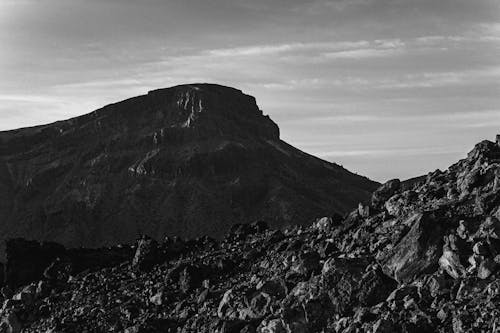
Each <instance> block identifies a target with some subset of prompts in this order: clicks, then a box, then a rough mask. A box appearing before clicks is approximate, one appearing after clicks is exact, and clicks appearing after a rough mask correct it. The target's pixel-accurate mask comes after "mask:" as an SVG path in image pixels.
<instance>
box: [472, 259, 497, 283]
mask: <svg viewBox="0 0 500 333" xmlns="http://www.w3.org/2000/svg"><path fill="white" fill-rule="evenodd" d="M496 268H497V263H495V262H494V261H493V260H491V259H490V258H486V259H484V260H482V261H481V263H480V264H479V266H478V267H477V277H478V278H480V279H483V280H484V279H487V278H489V277H490V276H491V275H492V274H493V273H494V272H495V270H496Z"/></svg>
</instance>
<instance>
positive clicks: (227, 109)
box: [92, 83, 279, 140]
mask: <svg viewBox="0 0 500 333" xmlns="http://www.w3.org/2000/svg"><path fill="white" fill-rule="evenodd" d="M94 114H95V115H96V116H97V117H98V118H100V119H101V123H103V124H104V123H108V122H112V123H116V122H117V121H119V122H125V123H127V124H129V125H130V126H132V127H137V126H142V127H145V128H150V129H151V130H154V131H158V130H161V129H163V130H164V131H165V130H168V129H172V130H175V129H186V131H184V132H185V133H184V134H183V135H185V134H186V133H198V135H202V136H234V135H237V136H246V137H260V138H263V139H271V140H279V128H278V126H277V125H276V124H275V123H274V122H273V121H272V120H271V119H270V118H269V117H268V116H265V115H263V113H262V111H261V110H260V109H259V107H258V106H257V103H256V100H255V98H254V97H253V96H250V95H246V94H244V93H243V92H242V91H241V90H238V89H235V88H231V87H226V86H221V85H217V84H208V83H195V84H185V85H179V86H174V87H170V88H162V89H157V90H152V91H149V92H148V93H147V95H142V96H138V97H134V98H130V99H127V100H124V101H121V102H118V103H114V104H111V105H107V106H105V107H103V108H101V109H99V110H96V111H95V112H94ZM92 121H95V118H93V119H92ZM187 135H190V134H187Z"/></svg>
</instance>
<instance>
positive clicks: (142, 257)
mask: <svg viewBox="0 0 500 333" xmlns="http://www.w3.org/2000/svg"><path fill="white" fill-rule="evenodd" d="M159 260H160V258H159V251H158V243H157V242H156V241H155V240H154V239H152V238H150V237H148V236H143V237H142V238H141V239H140V240H139V241H138V243H137V248H136V251H135V254H134V258H133V259H132V269H135V270H139V271H148V270H150V269H151V268H152V267H153V266H154V265H155V264H156V263H158V262H159Z"/></svg>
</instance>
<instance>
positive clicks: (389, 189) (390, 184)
mask: <svg viewBox="0 0 500 333" xmlns="http://www.w3.org/2000/svg"><path fill="white" fill-rule="evenodd" d="M400 186H401V182H400V180H399V179H391V180H389V181H387V182H386V183H384V184H383V185H382V186H380V187H379V188H378V189H377V190H376V191H375V192H373V194H372V198H371V203H372V205H373V206H374V207H380V205H383V204H384V203H385V202H386V201H387V200H388V199H389V198H390V197H392V196H393V195H394V194H396V192H397V191H399V189H400Z"/></svg>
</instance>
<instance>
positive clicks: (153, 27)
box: [0, 0, 500, 182]
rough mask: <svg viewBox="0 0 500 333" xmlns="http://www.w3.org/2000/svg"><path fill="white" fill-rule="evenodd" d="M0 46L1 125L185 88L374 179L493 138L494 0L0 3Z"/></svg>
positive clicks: (499, 28) (497, 55)
mask: <svg viewBox="0 0 500 333" xmlns="http://www.w3.org/2000/svg"><path fill="white" fill-rule="evenodd" d="M0 43H2V45H5V46H6V47H5V50H4V51H3V52H2V53H1V54H0V77H2V78H3V80H0V91H1V93H0V131H4V130H12V129H16V128H20V127H31V126H36V125H43V124H47V123H51V122H54V121H58V120H64V119H68V118H72V117H76V116H80V115H83V114H86V113H89V112H92V111H93V110H95V109H98V108H101V107H103V106H105V105H107V104H110V103H115V102H118V101H120V100H123V99H127V98H131V97H134V96H137V95H141V94H145V93H147V91H150V90H154V89H159V88H166V87H170V86H174V85H179V84H189V83H191V82H194V81H197V82H209V83H215V84H220V85H225V86H230V87H234V88H236V89H239V90H242V91H243V93H245V94H248V95H252V96H254V97H255V98H256V100H257V104H258V106H259V108H260V109H261V110H262V111H263V112H264V114H267V115H269V116H270V117H271V119H273V120H274V121H275V122H276V123H277V124H278V126H279V128H280V136H281V139H282V140H284V141H286V142H288V143H290V144H291V145H293V146H295V147H297V148H299V149H301V150H303V151H305V152H307V153H309V154H312V155H314V156H317V157H320V158H322V159H325V160H328V161H331V162H334V163H337V164H339V165H342V166H343V167H345V168H346V169H348V170H350V171H352V172H354V173H357V174H360V175H363V176H367V177H368V178H370V179H373V180H376V181H379V182H384V181H386V180H388V179H392V178H401V179H407V178H412V177H416V176H420V175H423V174H427V173H428V172H431V171H433V170H435V169H438V168H439V169H441V170H444V169H446V168H448V166H449V165H451V164H453V163H455V162H456V161H457V160H459V159H461V158H464V157H465V156H466V154H467V152H468V151H470V150H471V149H472V148H473V146H474V145H475V144H476V143H478V142H479V141H482V140H485V139H487V140H494V139H495V135H496V134H497V133H498V132H500V130H499V128H498V127H499V126H498V125H499V124H500V108H499V107H498V104H499V102H500V94H499V92H500V80H499V79H500V63H499V60H498V59H500V3H498V2H496V1H494V0H478V1H474V2H470V1H466V0H444V1H441V2H439V3H435V2H433V1H430V0H422V1H418V2H417V1H410V0H380V1H378V0H351V1H347V0H336V1H332V0H313V1H298V0H297V1H288V2H285V1H274V2H272V3H270V2H269V1H267V2H266V1H262V0H259V1H255V2H252V3H245V2H244V1H228V0H214V1H212V2H211V3H209V4H208V3H207V2H203V1H196V0H189V1H184V2H182V3H176V2H161V1H157V0H148V1H144V2H141V4H137V3H134V2H133V1H130V0H126V1H117V0H104V1H83V0H73V1H65V2H63V1H60V0H46V1H44V2H42V1H37V0H17V1H12V0H0ZM34 55H36V56H34Z"/></svg>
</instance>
